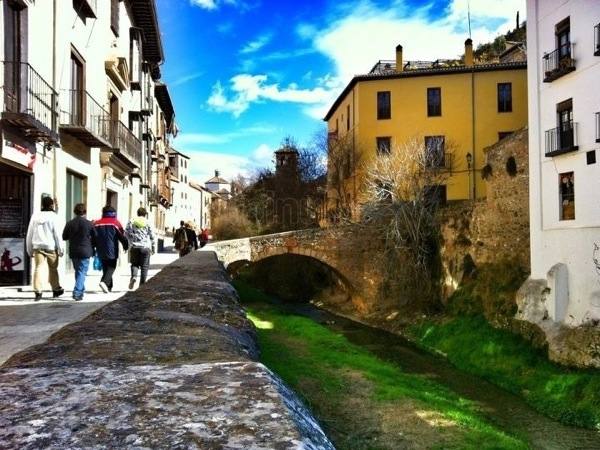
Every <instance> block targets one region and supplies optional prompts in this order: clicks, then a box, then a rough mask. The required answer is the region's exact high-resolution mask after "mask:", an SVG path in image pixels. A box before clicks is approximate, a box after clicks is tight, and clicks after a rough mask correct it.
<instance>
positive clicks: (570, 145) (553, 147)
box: [546, 122, 579, 157]
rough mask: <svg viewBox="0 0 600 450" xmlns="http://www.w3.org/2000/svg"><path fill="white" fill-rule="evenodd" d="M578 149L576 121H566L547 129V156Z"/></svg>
mask: <svg viewBox="0 0 600 450" xmlns="http://www.w3.org/2000/svg"><path fill="white" fill-rule="evenodd" d="M578 149H579V147H578V145H577V123H576V122H566V123H564V124H562V125H561V126H560V127H557V128H552V129H551V130H548V131H546V156H547V157H550V156H557V155H562V154H563V153H569V152H574V151H577V150H578Z"/></svg>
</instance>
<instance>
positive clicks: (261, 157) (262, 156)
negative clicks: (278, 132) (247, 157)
mask: <svg viewBox="0 0 600 450" xmlns="http://www.w3.org/2000/svg"><path fill="white" fill-rule="evenodd" d="M273 152H274V150H273V149H272V148H271V147H270V146H268V145H267V144H261V145H259V146H258V147H257V148H256V149H255V150H254V151H253V152H252V161H253V162H254V165H255V166H258V167H266V166H269V165H270V164H271V162H272V160H273Z"/></svg>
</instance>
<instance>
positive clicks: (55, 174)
mask: <svg viewBox="0 0 600 450" xmlns="http://www.w3.org/2000/svg"><path fill="white" fill-rule="evenodd" d="M52 89H54V90H55V91H56V92H58V90H57V89H56V0H52ZM57 100H58V98H57ZM53 106H56V105H53ZM59 120H60V118H59ZM57 155H58V151H57V148H56V147H55V148H54V155H53V158H52V196H53V197H54V201H55V204H56V205H57V206H56V209H57V210H58V207H59V206H60V205H59V204H58V203H57V198H56V195H57V183H58V181H57V178H58V166H57V162H56V157H57Z"/></svg>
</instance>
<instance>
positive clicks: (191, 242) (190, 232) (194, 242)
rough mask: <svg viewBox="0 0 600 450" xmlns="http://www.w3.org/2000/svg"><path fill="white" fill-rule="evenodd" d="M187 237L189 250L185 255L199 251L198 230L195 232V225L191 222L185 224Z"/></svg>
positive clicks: (187, 249)
mask: <svg viewBox="0 0 600 450" xmlns="http://www.w3.org/2000/svg"><path fill="white" fill-rule="evenodd" d="M184 229H185V235H186V239H187V248H186V252H185V255H187V254H188V253H189V252H191V251H192V249H194V250H198V236H196V230H194V227H193V225H192V224H191V223H190V222H186V224H185V228H184Z"/></svg>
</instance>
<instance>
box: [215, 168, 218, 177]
mask: <svg viewBox="0 0 600 450" xmlns="http://www.w3.org/2000/svg"><path fill="white" fill-rule="evenodd" d="M215 177H217V178H219V171H218V170H215Z"/></svg>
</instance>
